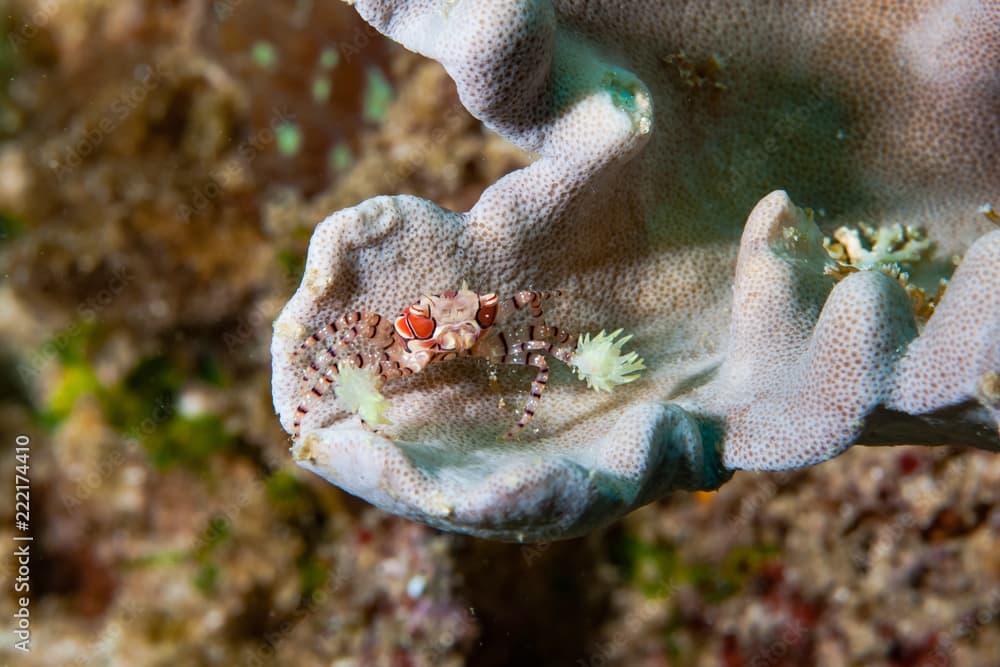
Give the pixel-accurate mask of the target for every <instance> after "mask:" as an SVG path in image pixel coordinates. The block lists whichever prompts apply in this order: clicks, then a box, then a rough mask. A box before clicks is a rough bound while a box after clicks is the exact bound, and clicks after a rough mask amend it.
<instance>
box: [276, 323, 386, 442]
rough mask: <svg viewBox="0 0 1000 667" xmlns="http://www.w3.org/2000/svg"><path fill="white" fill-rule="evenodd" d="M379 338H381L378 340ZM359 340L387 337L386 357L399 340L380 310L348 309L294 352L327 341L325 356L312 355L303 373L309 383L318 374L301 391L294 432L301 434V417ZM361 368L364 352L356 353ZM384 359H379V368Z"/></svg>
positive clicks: (363, 365)
mask: <svg viewBox="0 0 1000 667" xmlns="http://www.w3.org/2000/svg"><path fill="white" fill-rule="evenodd" d="M376 339H378V340H377V341H376ZM356 340H370V341H376V344H377V343H378V342H380V341H383V340H385V341H387V342H386V343H385V344H384V345H383V346H382V356H383V357H385V355H386V353H387V351H388V350H390V349H391V348H393V347H394V345H395V343H396V341H395V336H394V334H393V331H392V323H391V322H390V321H389V320H388V319H386V318H384V317H382V316H381V315H379V314H378V313H371V312H362V311H354V312H350V313H346V314H344V315H342V316H340V317H339V318H337V319H336V320H333V321H332V322H329V323H327V324H326V325H325V326H324V327H323V328H322V329H320V330H319V331H317V332H315V333H313V334H312V335H311V336H309V338H307V339H306V340H305V342H304V343H302V345H300V346H299V349H298V350H296V351H295V352H294V353H293V356H294V357H298V356H299V355H301V354H303V353H306V352H309V351H311V349H312V348H313V347H314V346H315V345H316V344H317V343H320V344H322V345H324V346H325V347H324V350H323V351H324V352H325V354H326V355H327V358H325V359H322V358H321V359H316V358H315V357H314V358H311V359H309V360H308V362H307V363H306V364H304V365H305V366H306V370H305V371H304V372H303V374H302V381H303V382H304V383H308V382H310V381H312V380H313V378H314V377H316V376H317V375H318V376H319V379H318V380H316V381H315V382H314V383H313V384H312V385H311V386H310V387H309V389H308V390H307V391H303V393H302V402H301V403H299V406H298V407H297V408H296V409H295V421H294V422H293V423H292V435H293V437H295V438H298V437H299V434H300V432H301V427H302V420H303V419H305V416H306V415H307V414H309V410H310V408H311V407H312V404H313V402H314V401H316V400H319V399H321V398H322V397H323V396H325V395H326V391H327V389H329V387H330V385H332V384H333V382H334V380H336V378H337V374H338V371H337V362H338V360H342V359H344V358H345V352H347V350H348V346H349V345H350V344H351V343H353V342H354V341H356ZM354 362H355V365H356V366H357V367H358V368H364V367H365V366H366V365H368V363H369V362H368V360H367V359H366V357H365V355H363V354H356V355H355V359H354ZM384 363H385V362H380V363H379V370H380V371H382V370H383V369H382V366H383V364H384Z"/></svg>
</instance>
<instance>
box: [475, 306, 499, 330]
mask: <svg viewBox="0 0 1000 667" xmlns="http://www.w3.org/2000/svg"><path fill="white" fill-rule="evenodd" d="M496 318H497V304H496V303H495V302H494V303H493V304H491V305H486V306H482V307H481V308H480V309H479V310H478V311H477V312H476V322H478V323H479V326H481V327H482V328H483V329H487V328H489V327H491V326H493V321H494V320H495V319H496Z"/></svg>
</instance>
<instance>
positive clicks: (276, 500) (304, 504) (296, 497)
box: [264, 470, 312, 516]
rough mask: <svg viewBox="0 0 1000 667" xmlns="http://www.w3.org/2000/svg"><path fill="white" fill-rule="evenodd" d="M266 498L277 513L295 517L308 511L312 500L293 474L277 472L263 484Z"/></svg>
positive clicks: (305, 488)
mask: <svg viewBox="0 0 1000 667" xmlns="http://www.w3.org/2000/svg"><path fill="white" fill-rule="evenodd" d="M264 488H265V490H266V492H267V498H268V500H270V501H271V503H272V504H273V505H274V506H275V507H276V508H277V509H278V511H279V512H281V513H282V514H285V515H289V516H297V515H300V514H302V513H304V512H306V511H308V510H309V508H310V507H311V505H312V499H311V497H310V494H309V488H308V487H307V486H306V485H305V484H303V483H302V481H300V480H299V478H298V477H296V476H295V475H294V474H292V473H290V472H288V471H285V470H279V471H277V472H275V473H274V474H272V475H271V476H269V477H268V478H267V480H266V481H265V482H264Z"/></svg>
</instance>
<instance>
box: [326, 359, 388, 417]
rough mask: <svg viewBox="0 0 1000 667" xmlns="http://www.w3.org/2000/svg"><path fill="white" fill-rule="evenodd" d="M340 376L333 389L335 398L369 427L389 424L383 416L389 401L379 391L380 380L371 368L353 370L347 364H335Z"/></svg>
mask: <svg viewBox="0 0 1000 667" xmlns="http://www.w3.org/2000/svg"><path fill="white" fill-rule="evenodd" d="M337 370H338V371H339V372H340V374H339V375H338V377H337V383H336V384H335V385H334V387H333V391H334V393H335V394H336V395H337V398H338V399H339V400H340V402H341V403H343V405H344V407H346V408H348V409H349V410H350V411H351V412H354V413H356V414H358V415H360V416H361V418H362V419H364V420H365V422H367V423H368V425H369V426H378V425H380V424H390V423H391V422H390V421H389V420H388V419H386V418H385V417H384V416H383V413H384V412H385V411H386V409H388V407H389V401H388V400H386V398H385V396H383V395H382V393H381V392H380V391H379V385H380V384H381V383H380V378H379V376H378V375H376V374H375V371H374V370H373V369H371V368H355V367H354V366H351V365H350V364H348V363H345V362H343V361H342V362H340V363H339V364H337Z"/></svg>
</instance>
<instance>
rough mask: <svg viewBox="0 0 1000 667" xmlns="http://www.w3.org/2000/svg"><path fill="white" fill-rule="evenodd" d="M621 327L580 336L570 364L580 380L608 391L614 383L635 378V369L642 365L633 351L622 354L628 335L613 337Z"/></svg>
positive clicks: (636, 375) (637, 374)
mask: <svg viewBox="0 0 1000 667" xmlns="http://www.w3.org/2000/svg"><path fill="white" fill-rule="evenodd" d="M621 332H622V330H621V329H618V330H617V331H614V332H612V333H610V334H606V333H605V332H604V330H601V333H599V334H597V335H596V336H594V337H593V338H591V337H590V334H589V333H585V334H583V335H582V336H580V340H579V341H578V342H577V345H576V354H575V355H574V356H573V359H572V361H571V365H572V366H573V368H575V369H576V373H577V375H579V376H580V379H581V380H586V381H587V384H588V385H589V386H590V388H591V389H593V390H595V391H611V388H612V387H613V386H615V385H619V384H625V383H626V382H632V381H633V380H638V379H639V371H642V370H643V369H645V368H646V366H645V365H644V364H643V363H642V359H640V358H639V355H638V354H636V353H635V352H629V353H628V354H625V355H623V354H622V346H624V345H625V343H627V342H629V341H630V340H632V336H631V335H628V336H625V337H624V338H621V339H619V340H617V341H616V340H615V338H617V337H618V335H619V334H620V333H621Z"/></svg>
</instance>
